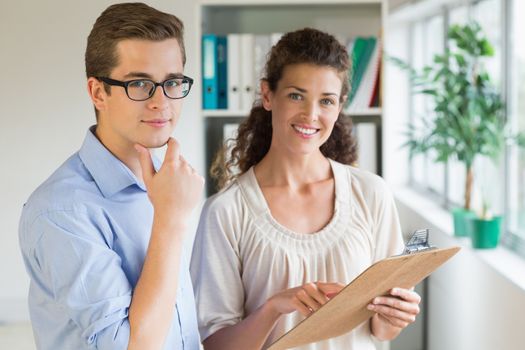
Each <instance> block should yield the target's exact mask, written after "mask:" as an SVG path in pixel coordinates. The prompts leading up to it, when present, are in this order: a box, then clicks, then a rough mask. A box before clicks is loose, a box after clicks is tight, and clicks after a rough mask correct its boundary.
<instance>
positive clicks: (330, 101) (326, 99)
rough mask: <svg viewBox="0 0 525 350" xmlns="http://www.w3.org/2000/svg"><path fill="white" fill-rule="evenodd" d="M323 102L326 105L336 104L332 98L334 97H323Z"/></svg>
mask: <svg viewBox="0 0 525 350" xmlns="http://www.w3.org/2000/svg"><path fill="white" fill-rule="evenodd" d="M321 104H322V105H325V106H331V105H334V104H335V101H334V100H332V99H329V98H323V99H322V100H321Z"/></svg>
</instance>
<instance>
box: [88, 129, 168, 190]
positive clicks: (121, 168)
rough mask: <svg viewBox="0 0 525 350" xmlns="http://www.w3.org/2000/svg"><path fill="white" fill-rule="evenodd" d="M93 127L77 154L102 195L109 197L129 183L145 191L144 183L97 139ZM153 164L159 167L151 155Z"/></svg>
mask: <svg viewBox="0 0 525 350" xmlns="http://www.w3.org/2000/svg"><path fill="white" fill-rule="evenodd" d="M95 129H96V126H95V125H93V126H92V127H90V128H89V130H88V131H87V133H86V138H85V139H84V143H83V144H82V147H81V148H80V151H79V156H80V159H81V160H82V162H83V163H84V165H85V166H86V168H87V170H88V171H89V173H90V174H91V176H92V177H93V179H94V180H95V182H96V184H97V186H98V188H99V189H100V191H101V192H102V194H103V195H104V197H106V198H108V197H111V196H113V195H115V194H116V193H118V192H120V191H122V190H123V189H125V188H127V187H129V186H131V185H137V186H138V187H139V188H140V189H141V190H143V191H146V187H145V186H144V183H142V182H141V181H139V180H138V179H137V177H136V176H135V175H134V174H133V172H131V170H130V169H129V168H128V167H127V166H126V165H125V164H124V163H122V161H120V160H119V159H118V158H117V157H115V156H114V155H113V154H112V153H111V152H110V151H109V150H108V149H107V148H106V147H105V146H104V145H103V144H102V143H101V142H100V141H99V140H98V138H97V137H96V136H95ZM153 164H154V167H155V169H158V168H159V161H158V159H157V158H156V157H153Z"/></svg>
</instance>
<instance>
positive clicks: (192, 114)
mask: <svg viewBox="0 0 525 350" xmlns="http://www.w3.org/2000/svg"><path fill="white" fill-rule="evenodd" d="M146 2H147V3H148V4H150V5H152V6H154V7H156V8H158V9H161V10H163V11H166V12H171V13H174V14H176V15H177V16H179V17H180V18H181V19H182V20H183V21H184V23H185V28H186V30H185V43H186V51H187V57H188V59H187V64H186V68H185V74H186V75H188V76H190V77H193V78H195V82H196V83H195V84H194V87H193V88H192V91H191V93H190V95H189V96H188V97H187V98H186V99H185V101H184V107H183V111H182V116H181V119H180V122H179V125H178V127H177V129H176V131H175V134H174V136H175V137H176V138H177V139H178V140H179V142H180V144H181V146H182V153H183V154H184V156H185V157H186V159H188V161H189V162H190V163H191V164H193V166H194V167H195V168H196V169H197V170H198V172H199V173H201V174H205V173H206V172H207V169H206V167H207V161H206V152H207V149H206V142H207V136H206V133H205V129H206V125H207V123H208V122H209V121H210V119H212V120H214V119H213V118H217V117H219V118H220V117H229V116H230V114H229V112H228V111H220V112H217V113H213V112H209V111H204V110H203V109H202V107H201V106H202V86H201V82H202V74H201V46H200V45H201V35H202V34H203V33H204V32H205V31H206V30H208V29H209V28H218V29H216V30H224V31H228V30H238V31H247V32H249V31H253V32H260V33H272V32H279V31H287V30H293V29H297V28H300V27H304V26H305V25H310V26H314V27H318V28H320V29H323V30H327V31H330V32H333V33H334V34H340V35H346V36H348V37H349V36H352V35H370V32H371V34H372V35H380V36H381V40H382V42H383V45H384V49H385V52H386V53H387V54H389V55H392V56H396V57H399V58H402V59H404V60H405V61H407V62H409V63H410V64H412V65H413V66H414V67H422V66H423V65H426V64H432V57H433V55H434V54H436V53H440V52H443V50H444V49H445V47H446V45H447V40H446V39H445V37H446V30H447V28H448V26H449V25H451V24H454V23H467V22H468V21H469V20H476V21H478V22H479V23H480V24H481V26H482V28H483V29H484V31H485V33H486V34H487V35H488V37H489V40H490V41H491V42H492V44H493V45H494V46H495V55H494V57H492V58H490V59H487V60H485V61H484V62H483V64H484V65H485V67H486V68H487V69H488V71H489V72H490V74H491V75H492V76H493V77H494V79H495V82H496V84H497V86H498V88H499V89H500V91H501V93H502V94H503V96H504V98H505V101H506V112H505V117H506V118H507V120H508V121H509V124H510V125H511V126H512V127H513V128H514V130H520V128H521V130H523V129H524V128H525V102H524V101H525V41H523V40H522V38H523V37H525V24H524V22H523V18H522V17H523V14H524V13H525V4H524V2H523V1H522V0H479V1H467V0H420V1H415V0H412V1H410V0H389V1H382V0H346V1H345V0H317V1H316V0H307V1H305V0H303V1H296V0H283V1H278V0H266V1H265V0H253V1H252V0H216V1H215V0H200V1H197V0H196V1H183V0H155V1H153V0H152V1H146ZM112 3H115V2H114V1H103V0H93V1H66V0H50V1H30V0H20V1H16V2H7V1H4V2H2V3H1V4H0V48H1V52H2V53H1V55H0V66H1V69H2V84H0V101H1V107H2V110H1V117H0V118H1V121H2V126H1V128H0V152H1V161H2V164H3V165H2V171H1V172H0V198H1V199H0V222H1V223H2V232H1V235H0V275H1V276H2V278H1V280H0V348H1V349H34V348H35V346H34V343H33V340H32V333H31V329H30V325H29V314H28V308H27V292H28V286H29V280H28V278H27V274H26V272H25V269H24V266H23V262H22V259H21V255H20V252H19V248H18V234H17V231H18V219H19V216H20V212H21V208H22V205H23V203H24V202H25V200H26V199H27V198H28V196H29V195H30V193H31V192H32V191H33V190H34V189H35V188H36V187H37V186H38V185H39V184H40V183H41V182H42V181H44V180H45V179H46V178H47V177H48V176H49V175H50V174H51V173H52V172H53V171H54V170H55V169H56V168H57V167H58V166H59V165H60V164H61V163H62V162H64V160H65V159H66V158H67V157H69V156H70V155H71V154H72V153H74V152H75V151H76V150H77V149H78V148H79V147H80V145H81V142H82V140H83V138H84V135H85V133H86V131H87V128H88V127H89V126H90V125H92V124H94V123H95V116H94V113H93V107H92V105H91V103H90V100H89V98H88V95H87V91H86V84H85V74H84V50H85V45H86V38H87V35H88V33H89V31H90V30H91V27H92V25H93V23H94V21H95V19H96V18H97V17H98V15H99V14H100V13H101V12H102V10H103V9H105V8H106V7H107V6H108V5H110V4H112ZM253 9H258V10H260V11H253ZM272 11H274V12H275V11H277V12H279V11H281V12H283V13H285V14H287V15H286V16H284V17H285V19H282V18H280V17H279V16H273V17H272V18H267V17H268V16H269V15H268V14H271V13H272ZM227 19H230V20H227ZM221 21H224V22H228V23H229V25H232V23H234V22H235V24H234V26H235V25H236V26H237V27H235V28H233V29H232V28H231V27H227V26H226V27H221ZM221 28H222V29H221ZM381 82H382V103H381V106H380V108H378V109H374V110H372V111H360V112H359V113H357V114H359V115H357V116H356V117H358V118H359V120H360V121H361V123H362V124H363V126H365V127H364V128H363V129H362V130H364V132H363V133H362V134H360V135H358V137H359V142H360V147H361V150H362V151H361V156H362V157H363V158H364V159H362V163H363V164H377V163H375V162H371V161H370V157H378V156H379V157H380V158H379V159H380V160H381V163H380V164H379V166H378V167H377V166H376V167H375V169H373V170H375V171H378V168H379V169H381V173H382V176H383V177H384V178H385V180H386V181H387V182H388V184H389V185H390V187H391V188H392V190H393V192H394V195H395V198H396V201H397V205H398V209H399V213H400V217H401V221H402V226H403V231H404V232H405V233H407V234H408V233H410V232H411V231H413V230H415V229H417V228H422V227H427V228H430V230H431V242H432V243H433V244H434V245H436V246H440V247H446V246H452V245H459V246H461V247H462V250H461V252H460V253H459V254H458V255H457V256H456V257H455V258H454V259H453V260H451V261H450V262H448V263H447V264H446V265H444V266H443V267H441V268H440V269H439V270H438V271H436V272H435V273H433V274H432V275H431V277H429V278H428V279H427V280H426V282H425V283H423V284H421V285H419V286H418V291H419V292H420V293H421V294H422V296H423V298H424V302H423V312H422V314H421V315H420V317H419V319H418V321H417V322H416V323H415V324H414V325H411V326H410V327H409V328H408V329H407V330H406V331H405V332H404V333H403V334H402V335H401V336H400V337H399V339H397V340H395V341H394V342H392V343H391V344H386V345H384V348H388V347H390V349H393V350H423V349H429V350H456V349H457V350H485V349H487V350H488V349H491V350H492V349H505V350H518V349H525V341H524V340H523V331H525V312H524V310H525V249H524V247H525V220H524V219H523V218H524V217H525V216H524V215H523V214H525V181H524V179H525V177H524V175H525V162H524V159H525V158H524V157H525V153H524V151H523V150H521V151H520V150H518V149H516V148H515V147H514V146H510V145H509V146H507V147H506V149H505V155H504V156H503V157H501V159H500V161H499V162H498V163H497V164H495V163H493V162H491V161H489V160H486V159H479V161H478V162H477V163H476V164H475V169H476V174H477V177H476V179H475V181H476V182H475V187H474V195H473V203H474V207H475V208H476V206H477V208H479V205H480V203H481V200H482V197H485V198H488V200H489V202H490V203H491V206H492V210H493V211H494V212H495V213H499V214H502V215H504V217H505V225H504V229H503V232H502V238H501V241H500V244H499V246H498V247H497V248H496V249H491V250H478V249H473V248H472V247H471V243H470V241H469V240H468V239H467V238H457V237H454V236H453V228H452V220H451V216H450V212H449V209H450V208H451V207H453V206H455V205H459V204H460V203H461V201H462V197H463V194H464V193H463V182H464V176H465V175H464V172H463V169H462V168H461V165H460V164H459V163H458V162H457V161H456V160H454V159H450V160H449V161H448V162H447V163H446V164H442V163H436V162H435V161H434V159H433V157H432V154H426V155H420V156H417V157H415V158H413V159H412V160H409V157H408V152H407V150H406V148H402V147H401V146H402V144H403V143H404V142H405V141H406V139H405V136H404V131H405V130H406V126H407V124H408V123H409V122H415V121H417V120H418V118H419V119H421V118H432V112H431V103H430V101H429V100H428V99H425V98H424V97H421V96H414V95H412V94H411V86H410V81H409V79H408V77H407V74H406V72H404V71H402V70H400V69H399V68H397V67H396V66H394V65H393V64H391V63H390V62H389V61H388V60H385V61H384V62H383V67H382V77H381ZM232 114H233V116H234V117H239V116H242V112H241V113H240V114H239V113H232ZM367 116H368V117H370V125H371V126H372V127H373V128H378V127H379V128H380V131H381V132H380V133H377V132H370V130H376V129H367V128H366V124H367V119H366V118H367ZM367 130H368V131H367ZM371 150H373V151H371ZM377 159H378V158H374V160H377ZM203 199H204V198H203ZM197 220H198V213H197V212H195V213H194V215H193V217H192V225H193V226H192V227H193V228H195V226H196V223H197ZM190 236H191V234H190ZM190 239H191V237H190ZM190 244H191V242H190V243H188V248H187V249H190V248H189V245H190Z"/></svg>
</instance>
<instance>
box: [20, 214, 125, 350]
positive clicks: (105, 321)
mask: <svg viewBox="0 0 525 350" xmlns="http://www.w3.org/2000/svg"><path fill="white" fill-rule="evenodd" d="M100 222H101V221H97V220H96V219H94V218H93V216H91V215H88V214H87V213H83V212H77V211H57V212H51V213H46V214H45V215H41V216H40V217H38V218H37V219H36V221H35V222H34V223H33V225H32V228H31V229H32V230H37V231H38V235H37V236H38V237H39V238H38V240H37V241H36V242H35V244H34V246H33V249H32V250H31V251H29V252H24V253H25V254H27V255H28V256H27V257H26V261H29V266H30V267H29V269H30V274H31V277H32V279H33V280H34V282H35V284H36V286H37V288H39V289H40V290H41V291H42V293H44V294H45V295H47V297H48V298H49V299H51V300H53V302H54V303H56V304H58V306H59V307H60V308H63V312H64V313H66V315H67V316H66V317H68V318H69V319H70V320H71V321H72V322H73V323H74V324H75V325H76V326H77V327H78V328H79V329H80V331H81V334H82V338H83V341H84V342H85V344H86V347H88V346H90V347H95V348H97V349H101V350H105V349H126V348H127V346H128V341H129V333H130V327H129V321H128V310H129V306H130V304H131V295H132V287H131V285H130V283H129V281H128V279H127V277H126V275H125V273H124V271H123V270H122V267H121V258H120V256H119V255H118V254H117V253H116V252H115V251H114V250H113V249H111V248H110V245H111V244H112V243H111V242H110V240H111V239H112V238H111V237H109V236H108V233H106V234H104V230H103V228H102V227H100ZM109 234H110V233H109ZM46 299H47V298H46Z"/></svg>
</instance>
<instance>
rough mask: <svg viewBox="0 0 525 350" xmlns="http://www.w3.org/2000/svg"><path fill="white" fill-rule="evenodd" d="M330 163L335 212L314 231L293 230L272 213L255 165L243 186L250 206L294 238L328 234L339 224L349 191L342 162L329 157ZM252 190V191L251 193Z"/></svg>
mask: <svg viewBox="0 0 525 350" xmlns="http://www.w3.org/2000/svg"><path fill="white" fill-rule="evenodd" d="M328 161H329V163H330V167H331V170H332V175H333V179H334V185H335V186H334V187H335V189H334V191H335V196H334V212H333V214H332V216H331V218H330V220H329V221H328V222H327V223H326V225H324V226H323V227H322V228H321V229H319V230H317V231H315V232H312V233H299V232H296V231H293V230H292V229H290V228H288V227H286V226H284V225H283V224H281V223H280V222H279V221H277V220H276V219H275V217H274V216H273V215H272V213H271V210H270V207H269V205H268V202H267V201H266V198H265V197H264V194H263V192H262V189H261V187H260V186H259V183H258V181H257V177H256V176H255V172H254V167H251V168H250V169H249V170H248V172H247V173H246V174H245V175H246V176H247V180H248V181H249V185H248V186H241V187H243V190H244V192H245V193H246V197H247V199H248V203H249V206H250V207H251V208H252V210H253V211H254V214H255V215H256V216H259V217H264V218H265V219H266V221H267V222H268V223H269V224H270V225H271V226H272V227H273V228H274V230H276V231H277V232H279V233H281V234H284V235H285V236H288V237H291V238H293V239H297V240H302V241H310V240H317V239H319V238H321V237H323V236H325V235H326V234H328V233H330V232H332V231H333V228H334V227H335V226H336V225H337V223H338V222H339V216H340V203H341V202H342V200H343V198H342V197H344V196H346V195H347V194H348V193H349V191H348V190H346V191H345V190H344V189H343V188H342V187H346V186H344V185H345V180H346V179H345V178H344V171H341V170H342V169H341V168H340V167H339V166H340V165H341V164H339V163H337V162H335V161H333V160H331V159H328ZM250 192H251V193H250Z"/></svg>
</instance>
